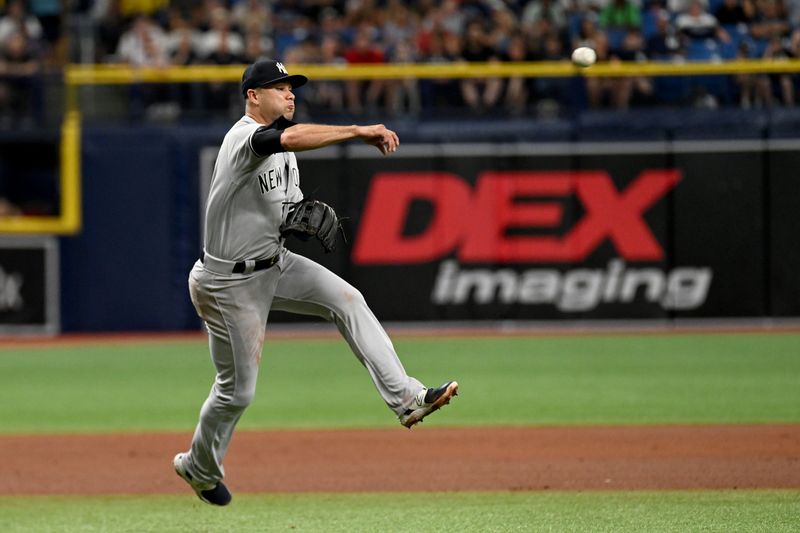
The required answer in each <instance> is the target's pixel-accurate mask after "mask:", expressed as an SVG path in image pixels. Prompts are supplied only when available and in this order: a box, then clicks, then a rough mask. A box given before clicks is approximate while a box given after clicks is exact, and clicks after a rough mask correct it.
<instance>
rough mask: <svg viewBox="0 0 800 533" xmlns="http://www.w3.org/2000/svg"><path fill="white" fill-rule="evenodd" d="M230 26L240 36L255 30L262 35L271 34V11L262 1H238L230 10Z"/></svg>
mask: <svg viewBox="0 0 800 533" xmlns="http://www.w3.org/2000/svg"><path fill="white" fill-rule="evenodd" d="M230 20H231V25H232V26H233V28H234V29H236V30H237V31H238V32H239V33H240V34H242V35H247V34H248V33H250V32H251V31H253V30H254V29H256V30H257V31H258V32H259V33H261V34H262V35H269V34H270V33H272V11H271V10H270V9H269V4H268V3H267V2H264V1H263V0H239V1H238V2H236V3H234V5H233V8H232V9H231V17H230Z"/></svg>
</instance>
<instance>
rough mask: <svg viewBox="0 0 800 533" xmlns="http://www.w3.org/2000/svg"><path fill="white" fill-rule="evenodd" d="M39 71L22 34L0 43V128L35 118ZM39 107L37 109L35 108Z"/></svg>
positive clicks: (21, 32) (23, 32)
mask: <svg viewBox="0 0 800 533" xmlns="http://www.w3.org/2000/svg"><path fill="white" fill-rule="evenodd" d="M40 69H41V64H40V61H39V60H38V58H37V56H36V53H35V51H34V49H33V47H32V46H31V45H30V41H29V39H28V36H27V34H26V32H25V30H24V29H23V30H20V31H17V32H15V33H12V34H11V35H9V36H7V37H6V39H5V40H4V41H3V42H2V43H0V126H2V127H10V126H18V125H20V124H21V123H25V122H27V121H30V120H32V119H34V118H36V117H35V116H34V112H35V109H34V108H35V107H38V106H39V105H41V104H40V103H38V102H35V101H34V100H35V98H36V96H37V93H38V86H37V83H38V78H37V74H38V73H39V71H40ZM37 104H38V105H37Z"/></svg>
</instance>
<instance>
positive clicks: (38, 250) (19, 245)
mask: <svg viewBox="0 0 800 533" xmlns="http://www.w3.org/2000/svg"><path fill="white" fill-rule="evenodd" d="M57 253H58V251H57V247H56V241H55V238H54V237H37V238H33V237H32V238H10V237H4V238H2V239H0V334H55V333H57V332H58V331H59V317H58V294H59V292H58V258H57Z"/></svg>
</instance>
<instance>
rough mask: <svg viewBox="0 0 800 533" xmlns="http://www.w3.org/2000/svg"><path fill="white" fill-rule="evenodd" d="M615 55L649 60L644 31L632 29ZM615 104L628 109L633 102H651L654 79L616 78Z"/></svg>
mask: <svg viewBox="0 0 800 533" xmlns="http://www.w3.org/2000/svg"><path fill="white" fill-rule="evenodd" d="M613 55H614V56H615V57H616V58H617V59H619V60H620V61H626V62H641V61H647V53H646V51H645V42H644V37H643V36H642V32H640V31H639V30H637V29H630V30H628V31H627V33H626V34H625V37H624V38H623V40H622V45H621V46H620V48H619V50H616V51H615V52H613ZM615 85H616V87H615V89H614V95H613V102H612V103H613V106H614V107H615V108H616V109H628V107H630V106H631V104H632V103H633V104H649V103H652V99H653V81H652V80H651V79H650V78H648V77H646V76H634V77H625V78H619V79H617V80H615Z"/></svg>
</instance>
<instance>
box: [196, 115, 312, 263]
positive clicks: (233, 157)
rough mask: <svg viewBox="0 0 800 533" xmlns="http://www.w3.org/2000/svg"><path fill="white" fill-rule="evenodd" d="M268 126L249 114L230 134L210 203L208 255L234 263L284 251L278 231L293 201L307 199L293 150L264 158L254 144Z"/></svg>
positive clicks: (219, 158) (216, 167) (219, 159)
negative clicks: (262, 130)
mask: <svg viewBox="0 0 800 533" xmlns="http://www.w3.org/2000/svg"><path fill="white" fill-rule="evenodd" d="M261 126H262V124H259V123H258V122H256V121H255V120H253V119H252V118H250V117H248V116H246V115H245V116H243V117H242V118H241V119H239V122H237V123H236V124H235V125H234V126H233V127H232V128H231V129H230V131H228V133H227V135H225V139H224V140H223V141H222V146H221V147H220V150H219V155H218V156H217V162H216V164H215V165H214V173H213V175H212V179H211V189H210V191H209V195H208V203H207V204H206V223H205V243H204V248H205V252H206V253H207V254H210V255H212V256H213V257H217V258H219V259H225V260H228V261H244V260H246V259H262V258H267V257H272V256H274V255H275V254H277V253H278V251H280V249H281V237H280V234H279V232H278V227H279V226H280V225H281V221H283V218H284V216H285V215H286V210H287V208H288V205H289V204H290V203H294V202H297V201H299V200H302V199H303V193H302V192H301V191H300V173H299V171H298V169H297V158H296V157H295V155H294V154H293V153H292V152H282V153H277V154H272V155H269V156H267V157H261V156H259V155H257V154H256V153H255V151H254V150H253V146H252V144H251V142H250V141H251V139H252V135H253V133H254V132H255V131H256V130H257V129H258V128H260V127H261Z"/></svg>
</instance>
